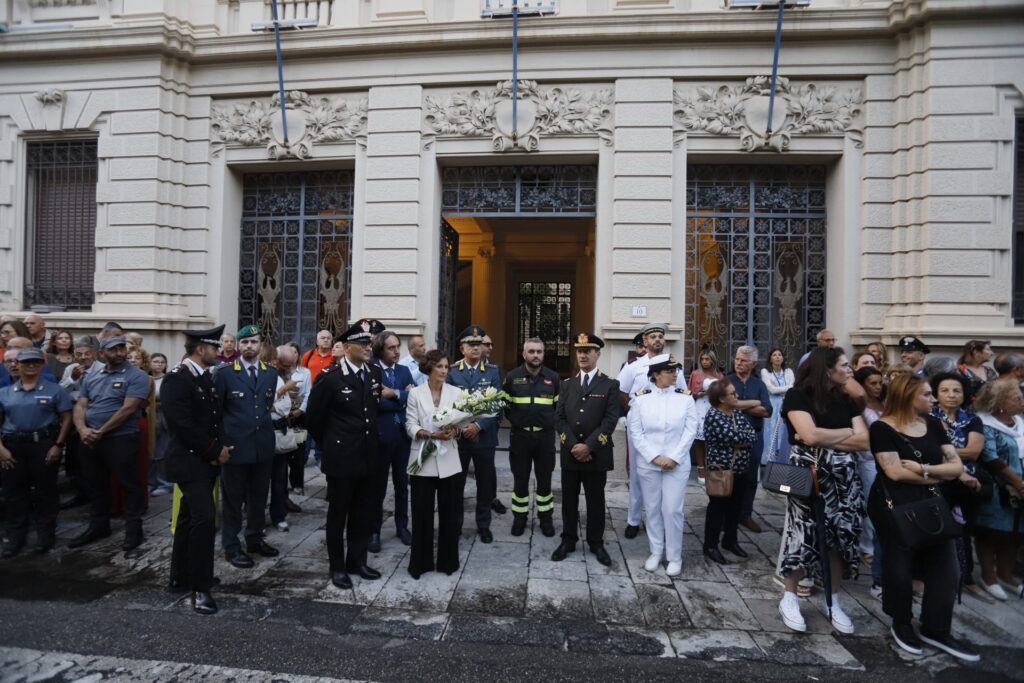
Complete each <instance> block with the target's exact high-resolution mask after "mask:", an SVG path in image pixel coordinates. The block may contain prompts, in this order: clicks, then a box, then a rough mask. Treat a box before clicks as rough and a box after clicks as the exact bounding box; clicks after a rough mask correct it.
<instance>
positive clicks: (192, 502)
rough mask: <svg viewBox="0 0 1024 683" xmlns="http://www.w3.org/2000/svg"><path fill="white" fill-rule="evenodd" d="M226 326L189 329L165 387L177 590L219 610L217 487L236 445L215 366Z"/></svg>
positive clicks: (196, 604)
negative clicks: (226, 440) (175, 494)
mask: <svg viewBox="0 0 1024 683" xmlns="http://www.w3.org/2000/svg"><path fill="white" fill-rule="evenodd" d="M223 332H224V326H223V325H220V326H218V327H214V328H212V329H209V330H186V331H185V332H184V333H183V334H184V335H185V337H186V341H185V353H186V354H187V355H186V357H185V359H184V360H183V361H182V362H181V364H180V365H179V366H178V367H176V368H174V369H173V370H171V371H170V372H168V373H167V376H166V377H165V378H164V381H163V383H162V384H161V386H160V404H161V407H162V409H163V414H164V418H165V419H166V422H167V434H168V436H169V439H170V442H169V444H168V448H167V476H168V478H170V480H171V481H173V482H174V483H175V484H177V486H178V490H180V491H181V501H180V503H179V507H178V515H177V518H176V519H177V523H176V525H175V528H174V545H173V546H172V549H171V578H170V582H169V584H168V588H169V589H170V590H172V591H174V590H179V589H183V588H187V589H188V590H191V591H192V609H194V610H195V611H196V612H198V613H199V614H215V613H216V612H217V603H215V602H214V601H213V597H212V596H211V595H210V589H211V588H213V585H214V578H213V553H214V545H215V544H216V540H217V532H216V528H215V511H214V497H213V492H214V487H215V486H216V481H217V474H218V473H219V472H220V466H221V465H222V464H224V463H225V462H227V461H228V459H229V458H230V454H231V450H230V449H229V448H228V447H226V446H224V444H223V429H224V426H223V423H222V415H221V410H220V400H219V399H218V396H217V390H216V389H215V388H214V386H213V377H212V376H211V370H210V368H212V367H213V366H214V365H216V364H217V353H218V352H219V351H220V338H221V335H222V334H223Z"/></svg>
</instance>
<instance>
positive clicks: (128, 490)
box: [81, 433, 146, 529]
mask: <svg viewBox="0 0 1024 683" xmlns="http://www.w3.org/2000/svg"><path fill="white" fill-rule="evenodd" d="M81 452H82V456H83V462H84V464H85V466H86V468H87V470H88V472H89V487H90V488H91V489H92V519H91V520H90V522H89V523H90V525H91V526H94V527H99V528H101V529H105V528H107V527H109V526H110V477H111V475H113V476H114V477H115V478H116V479H117V482H118V484H119V485H120V486H121V491H122V493H123V495H124V521H125V528H126V529H130V528H131V527H133V526H136V525H141V523H142V514H143V513H144V512H145V511H146V487H145V485H144V484H143V483H142V478H141V476H140V475H139V464H138V453H139V434H138V433H136V434H128V435H125V436H105V437H103V438H102V439H100V440H99V442H97V443H95V444H93V445H92V446H87V445H85V444H82V451H81Z"/></svg>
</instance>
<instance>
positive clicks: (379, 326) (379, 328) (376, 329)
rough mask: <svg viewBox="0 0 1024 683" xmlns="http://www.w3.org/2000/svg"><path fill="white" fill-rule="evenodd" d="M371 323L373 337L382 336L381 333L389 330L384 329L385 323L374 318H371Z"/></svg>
mask: <svg viewBox="0 0 1024 683" xmlns="http://www.w3.org/2000/svg"><path fill="white" fill-rule="evenodd" d="M369 323H370V334H371V335H376V334H380V333H381V332H383V331H384V330H386V329H387V328H386V327H384V323H382V322H381V321H379V320H376V319H374V318H370V320H369Z"/></svg>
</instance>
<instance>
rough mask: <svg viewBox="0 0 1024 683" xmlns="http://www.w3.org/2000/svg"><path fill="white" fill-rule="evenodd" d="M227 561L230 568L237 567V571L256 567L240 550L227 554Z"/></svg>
mask: <svg viewBox="0 0 1024 683" xmlns="http://www.w3.org/2000/svg"><path fill="white" fill-rule="evenodd" d="M227 560H228V563H229V564H230V565H231V566H232V567H238V568H239V569H252V568H253V567H254V566H255V565H256V563H255V562H253V561H252V558H251V557H249V556H248V555H246V554H245V553H243V552H242V551H241V550H236V551H235V552H233V553H228V554H227Z"/></svg>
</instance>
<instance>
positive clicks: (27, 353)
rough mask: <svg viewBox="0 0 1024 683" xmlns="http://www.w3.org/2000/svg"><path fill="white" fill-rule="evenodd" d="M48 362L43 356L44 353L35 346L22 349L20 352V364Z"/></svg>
mask: <svg viewBox="0 0 1024 683" xmlns="http://www.w3.org/2000/svg"><path fill="white" fill-rule="evenodd" d="M45 360H46V357H45V356H43V352H42V351H40V350H39V349H37V348H35V347H34V346H30V347H29V348H27V349H21V350H20V351H18V362H19V363H31V362H32V361H38V362H40V363H42V362H43V361H45Z"/></svg>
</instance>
